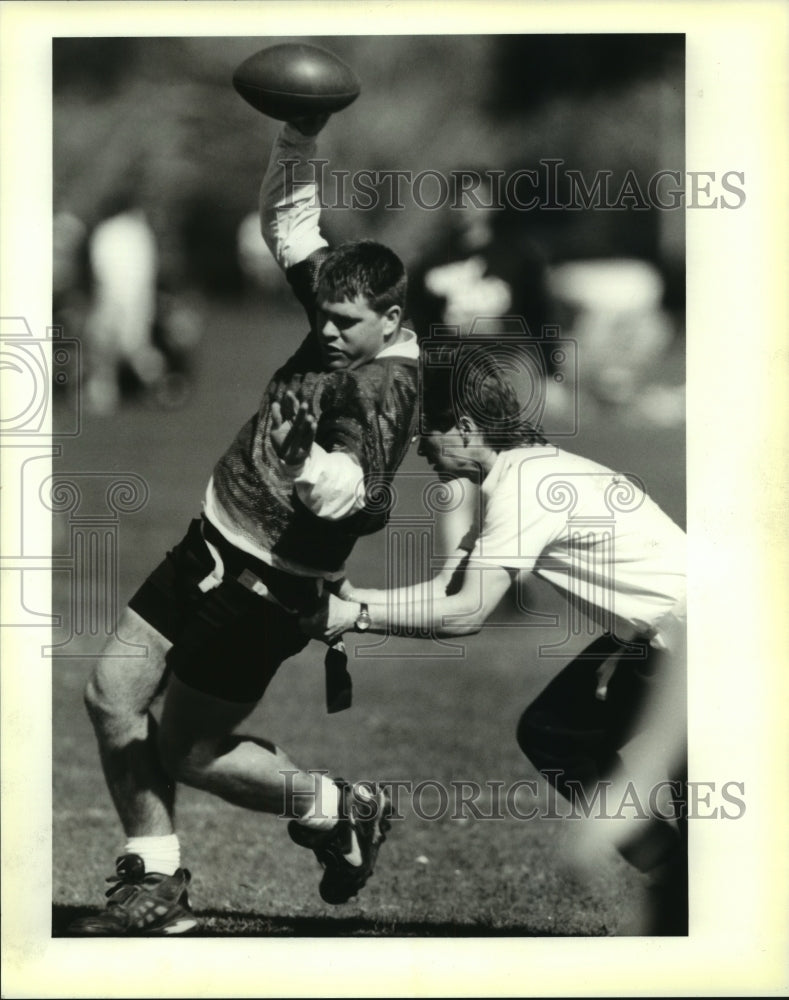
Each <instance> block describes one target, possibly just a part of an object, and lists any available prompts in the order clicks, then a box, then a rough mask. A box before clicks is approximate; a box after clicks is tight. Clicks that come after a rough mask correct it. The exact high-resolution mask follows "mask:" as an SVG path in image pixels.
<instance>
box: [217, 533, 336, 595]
mask: <svg viewBox="0 0 789 1000" xmlns="http://www.w3.org/2000/svg"><path fill="white" fill-rule="evenodd" d="M201 530H202V535H203V539H204V541H205V542H206V543H207V544H208V545H210V546H213V547H214V548H215V549H216V550H217V551H218V553H219V555H220V557H221V560H222V564H223V565H222V578H224V579H227V578H228V577H229V578H231V579H234V580H238V581H239V582H240V583H241V584H243V586H245V587H247V588H248V589H249V590H254V591H256V592H258V593H260V594H261V596H264V597H266V596H268V597H269V599H272V600H273V601H274V603H275V604H279V605H280V606H281V607H283V608H284V609H285V610H287V611H291V612H299V613H305V612H309V611H311V610H313V609H314V608H315V607H316V606H317V604H318V601H319V599H320V596H321V593H322V592H323V580H322V579H320V578H316V577H306V576H295V575H294V574H292V573H286V572H285V571H284V570H281V569H277V568H276V567H274V566H270V565H269V564H268V563H265V562H263V561H262V560H260V559H256V558H255V557H254V556H252V555H250V554H249V553H248V552H244V551H242V550H241V549H239V548H237V547H236V546H235V545H233V544H232V542H229V541H228V540H227V539H226V538H225V536H224V535H223V534H222V532H221V531H220V530H219V529H218V528H217V527H216V526H215V525H214V524H212V522H211V521H209V520H208V518H207V517H206V516H205V514H203V515H202V516H201Z"/></svg>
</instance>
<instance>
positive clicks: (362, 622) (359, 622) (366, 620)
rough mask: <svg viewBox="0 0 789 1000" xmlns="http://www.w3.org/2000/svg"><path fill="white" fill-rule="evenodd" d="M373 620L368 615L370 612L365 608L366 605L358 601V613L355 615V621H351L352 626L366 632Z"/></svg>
mask: <svg viewBox="0 0 789 1000" xmlns="http://www.w3.org/2000/svg"><path fill="white" fill-rule="evenodd" d="M372 623H373V620H372V618H371V617H370V612H369V611H368V609H367V605H366V604H364V603H363V602H360V605H359V614H358V615H357V616H356V621H355V622H354V623H353V627H354V628H355V629H356V631H357V632H366V631H367V629H368V628H369V627H370V626H371V625H372Z"/></svg>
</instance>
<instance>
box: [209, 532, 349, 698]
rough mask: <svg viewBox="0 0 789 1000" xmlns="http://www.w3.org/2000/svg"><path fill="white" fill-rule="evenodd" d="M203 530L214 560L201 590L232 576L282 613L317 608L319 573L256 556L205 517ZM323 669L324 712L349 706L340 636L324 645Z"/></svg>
mask: <svg viewBox="0 0 789 1000" xmlns="http://www.w3.org/2000/svg"><path fill="white" fill-rule="evenodd" d="M202 534H203V541H204V542H205V545H206V548H207V549H208V551H209V552H210V553H211V558H212V559H213V560H214V568H213V569H212V570H211V572H210V573H209V574H208V576H206V577H205V578H204V579H203V580H201V581H200V583H199V584H198V586H199V588H200V590H202V591H203V592H204V593H208V591H210V590H213V589H214V588H215V587H218V586H220V584H221V583H222V581H223V580H225V579H226V578H227V577H231V578H232V579H235V580H237V581H238V583H240V584H241V585H242V586H243V587H246V589H247V590H251V591H252V592H253V593H254V594H257V595H258V596H259V597H261V598H262V599H263V600H264V601H269V602H270V603H271V604H274V605H276V606H277V607H278V608H280V609H281V610H282V611H284V612H285V614H288V615H291V616H296V615H304V614H310V613H311V612H313V611H315V610H316V609H317V607H318V604H319V601H320V598H321V596H322V594H323V585H324V580H323V579H321V578H320V577H298V576H294V575H293V574H291V573H285V572H284V571H283V570H280V569H277V568H276V567H274V566H269V565H268V564H267V563H264V562H262V561H261V560H259V559H255V557H254V556H250V555H249V554H248V553H246V552H243V551H242V550H241V549H239V548H237V547H236V546H235V545H233V544H232V543H231V542H229V541H228V540H227V539H226V538H225V537H224V535H222V533H221V532H220V531H219V530H218V529H217V528H216V527H214V525H213V524H212V523H211V522H210V521H209V520H208V518H206V517H203V518H202ZM324 670H325V675H326V710H327V712H330V713H334V712H341V711H343V710H344V709H346V708H350V707H351V702H352V695H353V684H352V681H351V675H350V673H349V671H348V652H347V650H346V648H345V643H344V642H343V641H342V638H339V639H336V640H335V641H334V642H333V643H332V644H331V645H330V646H329V648H328V649H327V651H326V656H325V659H324Z"/></svg>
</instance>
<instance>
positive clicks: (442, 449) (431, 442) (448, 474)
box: [417, 427, 480, 483]
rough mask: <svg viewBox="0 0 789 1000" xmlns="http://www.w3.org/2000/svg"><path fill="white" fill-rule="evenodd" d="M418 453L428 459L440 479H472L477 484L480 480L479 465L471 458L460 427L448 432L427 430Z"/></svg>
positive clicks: (451, 428)
mask: <svg viewBox="0 0 789 1000" xmlns="http://www.w3.org/2000/svg"><path fill="white" fill-rule="evenodd" d="M417 453H418V454H419V455H421V456H422V457H423V458H425V459H427V462H428V464H429V465H430V466H431V467H432V468H433V469H434V470H435V472H436V473H437V474H438V478H439V479H442V480H447V479H470V480H471V481H472V482H475V483H476V482H479V480H480V467H479V464H478V462H476V461H475V460H474V459H472V458H470V457H469V454H468V448H467V446H466V445H465V443H464V441H463V435H462V433H461V431H460V428H458V427H450V429H449V430H448V431H438V430H432V429H426V430H425V433H424V434H422V436H421V437H420V438H419V447H418V449H417Z"/></svg>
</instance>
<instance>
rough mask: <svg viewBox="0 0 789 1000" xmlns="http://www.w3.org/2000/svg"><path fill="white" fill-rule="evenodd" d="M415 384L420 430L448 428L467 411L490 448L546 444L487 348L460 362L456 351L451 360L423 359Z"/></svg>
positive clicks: (455, 423) (445, 429)
mask: <svg viewBox="0 0 789 1000" xmlns="http://www.w3.org/2000/svg"><path fill="white" fill-rule="evenodd" d="M493 346H494V345H493V344H491V347H492V348H493ZM433 360H435V359H433ZM421 389H422V391H421V406H422V428H423V430H425V431H429V430H437V431H442V432H443V431H448V430H450V429H451V428H452V427H456V426H457V424H458V421H459V420H460V418H461V417H462V416H467V417H471V419H472V420H473V421H474V423H475V424H476V425H477V426H478V427H479V429H480V430H481V431H482V435H483V439H484V441H485V443H486V444H487V445H489V446H490V447H491V448H495V449H496V451H502V450H504V449H506V448H515V447H518V446H519V445H528V444H537V443H540V444H546V443H547V442H546V439H545V437H544V436H543V434H542V432H541V430H540V428H539V427H536V426H535V425H534V424H532V423H531V422H530V421H529V420H527V419H526V417H525V416H524V413H523V407H522V405H521V402H520V400H519V399H518V394H517V393H516V391H515V389H514V387H513V385H512V383H511V382H510V381H509V379H508V378H507V377H506V375H505V374H504V373H503V371H502V370H501V368H500V366H499V364H498V362H497V361H496V358H495V355H494V354H492V353H490V352H487V351H485V352H481V351H479V350H477V351H475V353H474V356H473V357H472V358H470V359H468V360H467V361H466V362H464V360H463V356H462V352H460V353H459V354H458V355H457V356H456V359H455V363H454V364H439V365H437V366H433V365H432V364H431V365H427V364H423V366H422V381H421Z"/></svg>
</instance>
